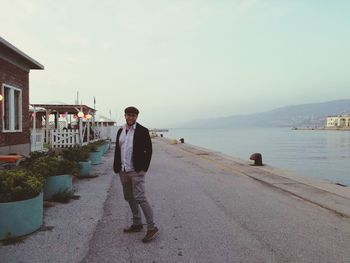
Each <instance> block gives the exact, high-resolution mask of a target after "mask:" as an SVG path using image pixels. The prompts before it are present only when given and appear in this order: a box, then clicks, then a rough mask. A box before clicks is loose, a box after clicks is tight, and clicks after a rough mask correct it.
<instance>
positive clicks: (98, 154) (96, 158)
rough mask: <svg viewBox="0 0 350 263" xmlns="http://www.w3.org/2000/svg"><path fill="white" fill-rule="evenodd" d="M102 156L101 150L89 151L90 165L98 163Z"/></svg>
mask: <svg viewBox="0 0 350 263" xmlns="http://www.w3.org/2000/svg"><path fill="white" fill-rule="evenodd" d="M101 158H102V152H101V151H95V152H90V161H91V164H92V165H96V164H100V163H101Z"/></svg>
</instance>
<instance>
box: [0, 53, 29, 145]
mask: <svg viewBox="0 0 350 263" xmlns="http://www.w3.org/2000/svg"><path fill="white" fill-rule="evenodd" d="M2 84H8V85H10V86H14V87H16V88H20V89H22V121H23V124H22V130H23V132H15V133H2V104H1V103H2V102H0V120H1V121H0V147H2V146H8V145H16V144H28V143H29V142H30V134H29V121H30V120H29V73H28V72H26V71H25V70H22V69H20V68H18V67H16V66H15V65H13V64H11V63H9V62H7V61H5V60H3V59H1V58H0V89H1V86H2Z"/></svg>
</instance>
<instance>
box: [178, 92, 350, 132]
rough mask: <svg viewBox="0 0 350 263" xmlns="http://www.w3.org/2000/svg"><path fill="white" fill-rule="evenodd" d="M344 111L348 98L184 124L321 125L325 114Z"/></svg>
mask: <svg viewBox="0 0 350 263" xmlns="http://www.w3.org/2000/svg"><path fill="white" fill-rule="evenodd" d="M345 113H350V99H348V100H335V101H329V102H322V103H310V104H301V105H291V106H286V107H282V108H277V109H274V110H271V111H266V112H260V113H254V114H248V115H233V116H228V117H222V118H212V119H201V120H196V121H193V122H190V123H187V124H186V125H185V126H186V127H188V128H208V127H218V128H219V127H221V128H229V127H315V126H318V127H323V126H325V125H326V119H327V116H330V115H338V114H345Z"/></svg>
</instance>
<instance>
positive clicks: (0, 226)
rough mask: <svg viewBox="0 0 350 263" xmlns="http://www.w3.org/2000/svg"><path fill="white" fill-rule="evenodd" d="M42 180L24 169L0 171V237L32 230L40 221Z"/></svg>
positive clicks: (12, 236) (35, 228)
mask: <svg viewBox="0 0 350 263" xmlns="http://www.w3.org/2000/svg"><path fill="white" fill-rule="evenodd" d="M42 187H43V179H42V178H41V177H40V176H34V175H32V174H30V173H29V172H27V171H24V170H1V171H0V215H1V216H0V240H4V239H8V238H14V237H19V236H23V235H27V234H29V233H32V232H34V231H35V230H37V229H38V228H40V227H41V225H42V224H43V194H42Z"/></svg>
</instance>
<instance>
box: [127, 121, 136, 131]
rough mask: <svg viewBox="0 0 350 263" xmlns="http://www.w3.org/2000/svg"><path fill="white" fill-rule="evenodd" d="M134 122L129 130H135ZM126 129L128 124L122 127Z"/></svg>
mask: <svg viewBox="0 0 350 263" xmlns="http://www.w3.org/2000/svg"><path fill="white" fill-rule="evenodd" d="M136 124H137V123H136V122H135V123H134V124H133V125H132V126H131V128H132V129H133V130H135V129H136ZM127 127H128V124H125V125H124V128H125V129H126V128H127Z"/></svg>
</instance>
